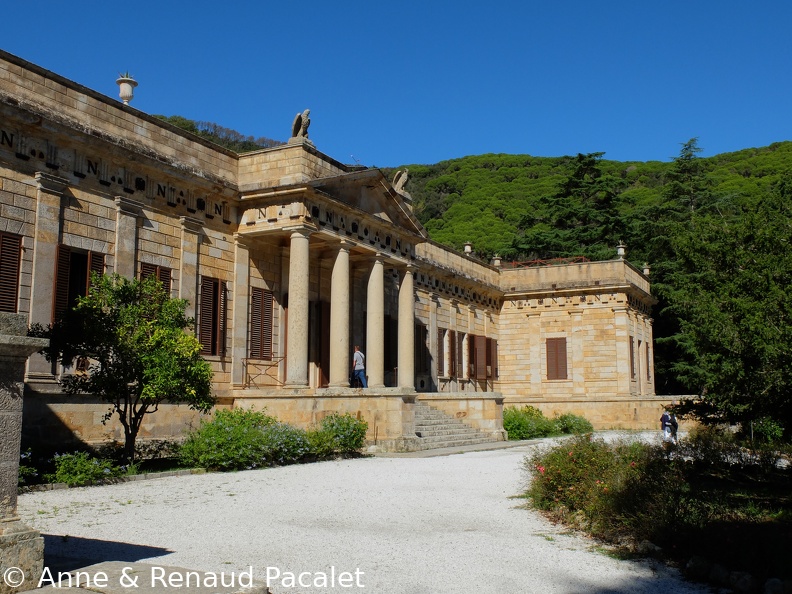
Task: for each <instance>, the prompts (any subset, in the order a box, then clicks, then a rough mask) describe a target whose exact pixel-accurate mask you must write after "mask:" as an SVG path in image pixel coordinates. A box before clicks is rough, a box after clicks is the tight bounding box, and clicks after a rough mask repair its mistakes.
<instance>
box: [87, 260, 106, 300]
mask: <svg viewBox="0 0 792 594" xmlns="http://www.w3.org/2000/svg"><path fill="white" fill-rule="evenodd" d="M94 272H95V273H96V274H98V275H99V276H102V275H103V274H104V254H98V253H96V252H88V275H87V276H88V280H87V282H86V286H85V293H84V294H85V295H87V294H88V290H89V289H90V288H91V274H92V273H94Z"/></svg>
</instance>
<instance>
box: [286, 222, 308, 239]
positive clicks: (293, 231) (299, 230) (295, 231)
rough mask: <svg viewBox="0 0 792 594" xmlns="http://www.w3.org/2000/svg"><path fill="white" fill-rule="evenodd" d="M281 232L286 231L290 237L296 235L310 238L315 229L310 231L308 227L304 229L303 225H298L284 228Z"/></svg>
mask: <svg viewBox="0 0 792 594" xmlns="http://www.w3.org/2000/svg"><path fill="white" fill-rule="evenodd" d="M283 230H284V231H287V232H288V233H289V236H290V237H294V236H295V235H296V236H301V237H305V238H308V237H310V236H311V234H312V233H314V231H315V229H311V228H309V227H306V226H305V225H300V226H297V227H284V228H283Z"/></svg>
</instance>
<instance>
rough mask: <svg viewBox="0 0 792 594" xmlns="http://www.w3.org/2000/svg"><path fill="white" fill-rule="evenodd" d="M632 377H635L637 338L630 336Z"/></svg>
mask: <svg viewBox="0 0 792 594" xmlns="http://www.w3.org/2000/svg"><path fill="white" fill-rule="evenodd" d="M630 377H631V378H632V379H635V340H634V339H633V337H632V336H630Z"/></svg>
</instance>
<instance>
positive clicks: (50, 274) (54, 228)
mask: <svg viewBox="0 0 792 594" xmlns="http://www.w3.org/2000/svg"><path fill="white" fill-rule="evenodd" d="M36 183H37V184H38V192H37V194H36V225H35V228H34V230H33V277H32V283H31V287H30V320H29V323H30V324H41V325H42V326H46V325H47V324H51V323H52V299H53V296H52V293H53V290H54V289H53V288H54V287H55V262H56V260H57V257H58V243H59V241H60V239H61V236H60V235H61V224H62V218H61V198H62V196H63V191H64V190H65V189H66V187H67V185H68V181H67V180H65V179H63V178H61V177H57V176H54V175H50V174H49V173H44V172H41V171H39V172H37V173H36ZM27 375H28V380H29V381H36V380H44V381H55V380H54V377H53V375H52V363H48V362H47V360H46V359H44V357H43V356H42V355H33V356H32V357H31V358H30V361H29V363H28V373H27Z"/></svg>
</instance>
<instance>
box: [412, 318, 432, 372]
mask: <svg viewBox="0 0 792 594" xmlns="http://www.w3.org/2000/svg"><path fill="white" fill-rule="evenodd" d="M428 334H429V330H427V328H426V326H424V325H423V324H416V325H415V372H416V373H427V372H428V371H429V353H428V351H427V348H426V340H427V338H428Z"/></svg>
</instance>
